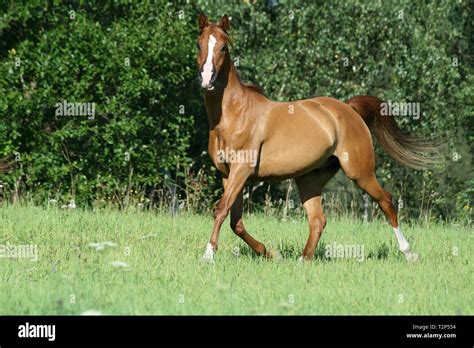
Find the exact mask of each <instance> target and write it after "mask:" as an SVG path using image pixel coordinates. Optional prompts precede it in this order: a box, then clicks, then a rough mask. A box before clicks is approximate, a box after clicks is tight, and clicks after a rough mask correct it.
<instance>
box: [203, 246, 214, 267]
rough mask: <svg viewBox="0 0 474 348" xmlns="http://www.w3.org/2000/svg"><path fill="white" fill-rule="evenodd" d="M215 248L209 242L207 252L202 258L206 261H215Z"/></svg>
mask: <svg viewBox="0 0 474 348" xmlns="http://www.w3.org/2000/svg"><path fill="white" fill-rule="evenodd" d="M214 254H215V253H214V248H213V247H212V244H211V243H207V245H206V252H205V253H204V255H203V257H202V259H203V260H204V261H206V262H210V263H214Z"/></svg>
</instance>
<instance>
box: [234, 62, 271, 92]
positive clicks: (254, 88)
mask: <svg viewBox="0 0 474 348" xmlns="http://www.w3.org/2000/svg"><path fill="white" fill-rule="evenodd" d="M233 67H234V70H235V72H236V75H237V77H238V79H239V81H240V83H241V84H242V86H244V87H245V88H247V89H249V90H251V91H254V92H257V93H258V94H260V95H263V96H266V95H265V91H264V90H263V88H262V87H261V86H259V85H257V84H253V83H245V82H243V81H242V77H241V76H240V73H239V71H238V70H237V68H236V67H235V66H233Z"/></svg>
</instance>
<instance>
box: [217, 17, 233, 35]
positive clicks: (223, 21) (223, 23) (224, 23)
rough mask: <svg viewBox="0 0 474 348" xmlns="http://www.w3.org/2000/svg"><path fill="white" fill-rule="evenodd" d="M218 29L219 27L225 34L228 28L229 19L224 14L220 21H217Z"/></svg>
mask: <svg viewBox="0 0 474 348" xmlns="http://www.w3.org/2000/svg"><path fill="white" fill-rule="evenodd" d="M219 27H221V29H222V30H224V31H225V32H227V30H229V28H230V20H229V17H228V16H227V15H226V14H225V15H223V16H222V18H221V20H220V21H219Z"/></svg>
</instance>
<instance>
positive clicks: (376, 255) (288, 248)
mask: <svg viewBox="0 0 474 348" xmlns="http://www.w3.org/2000/svg"><path fill="white" fill-rule="evenodd" d="M269 249H270V250H273V249H274V248H271V247H270V248H269ZM237 250H238V255H239V256H244V257H250V258H252V259H260V256H258V255H257V254H256V253H255V252H254V251H253V250H252V249H250V247H249V246H247V245H240V246H239V248H238V249H237ZM277 250H278V252H279V253H280V255H281V257H282V258H283V259H293V260H298V259H299V258H300V257H301V253H302V251H303V249H302V246H299V245H279V246H278V248H277ZM389 253H390V249H389V247H388V245H387V244H385V243H383V244H382V245H380V246H379V247H378V248H377V249H376V250H372V251H370V252H369V253H368V254H367V256H366V257H365V259H366V260H384V259H387V258H388V255H389ZM336 259H337V257H330V256H327V255H326V244H325V243H324V242H321V243H319V245H318V247H317V249H316V251H315V253H314V260H319V261H326V262H328V261H335V260H336Z"/></svg>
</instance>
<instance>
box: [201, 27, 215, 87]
mask: <svg viewBox="0 0 474 348" xmlns="http://www.w3.org/2000/svg"><path fill="white" fill-rule="evenodd" d="M216 42H217V40H216V38H215V37H214V35H210V36H209V42H208V44H207V58H206V62H205V63H204V67H203V69H202V73H201V77H202V87H204V88H205V87H207V86H209V83H210V82H211V78H212V58H213V57H214V47H215V46H216Z"/></svg>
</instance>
